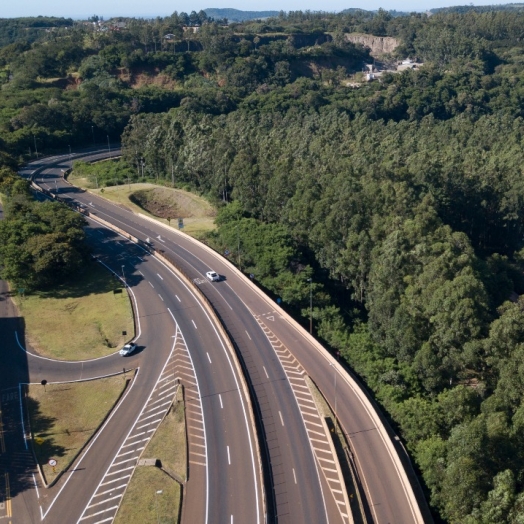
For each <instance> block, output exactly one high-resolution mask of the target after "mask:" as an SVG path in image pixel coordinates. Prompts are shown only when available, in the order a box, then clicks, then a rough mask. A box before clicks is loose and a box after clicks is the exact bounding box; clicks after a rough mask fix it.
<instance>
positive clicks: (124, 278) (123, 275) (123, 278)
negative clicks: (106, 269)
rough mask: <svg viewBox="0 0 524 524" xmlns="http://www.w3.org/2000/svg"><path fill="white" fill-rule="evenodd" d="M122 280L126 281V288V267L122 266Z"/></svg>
mask: <svg viewBox="0 0 524 524" xmlns="http://www.w3.org/2000/svg"><path fill="white" fill-rule="evenodd" d="M122 280H123V281H124V286H127V283H126V275H125V274H124V266H123V265H122Z"/></svg>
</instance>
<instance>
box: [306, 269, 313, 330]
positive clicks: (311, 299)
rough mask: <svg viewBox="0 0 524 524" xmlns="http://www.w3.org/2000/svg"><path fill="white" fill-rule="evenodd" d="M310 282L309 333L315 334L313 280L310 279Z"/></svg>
mask: <svg viewBox="0 0 524 524" xmlns="http://www.w3.org/2000/svg"><path fill="white" fill-rule="evenodd" d="M307 281H308V282H309V333H310V334H311V335H312V334H313V279H312V278H308V279H307Z"/></svg>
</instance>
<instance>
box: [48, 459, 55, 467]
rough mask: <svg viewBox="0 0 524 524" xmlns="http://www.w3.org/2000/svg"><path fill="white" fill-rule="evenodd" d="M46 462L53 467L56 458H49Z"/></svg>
mask: <svg viewBox="0 0 524 524" xmlns="http://www.w3.org/2000/svg"><path fill="white" fill-rule="evenodd" d="M48 464H49V465H50V466H51V467H52V468H54V467H55V466H56V460H55V459H49V462H48Z"/></svg>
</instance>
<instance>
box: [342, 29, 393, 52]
mask: <svg viewBox="0 0 524 524" xmlns="http://www.w3.org/2000/svg"><path fill="white" fill-rule="evenodd" d="M345 36H346V40H347V41H348V42H352V43H354V44H362V45H363V46H364V47H369V48H370V49H371V52H370V54H371V55H372V56H379V55H384V54H386V53H392V52H393V51H394V50H395V48H396V47H398V46H399V45H400V40H398V39H397V38H393V37H391V36H373V35H365V34H358V33H346V35H345Z"/></svg>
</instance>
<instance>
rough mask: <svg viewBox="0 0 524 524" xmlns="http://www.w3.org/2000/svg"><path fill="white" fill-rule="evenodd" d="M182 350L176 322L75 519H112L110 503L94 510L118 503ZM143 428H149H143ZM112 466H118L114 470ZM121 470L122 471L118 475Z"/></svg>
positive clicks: (161, 411) (171, 392) (171, 390)
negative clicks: (155, 372) (141, 400)
mask: <svg viewBox="0 0 524 524" xmlns="http://www.w3.org/2000/svg"><path fill="white" fill-rule="evenodd" d="M184 350H185V351H187V348H186V347H185V341H184V339H183V336H182V333H181V332H180V329H179V327H178V325H176V336H175V337H174V340H173V347H172V349H171V352H170V354H169V357H168V358H167V360H166V362H165V364H164V367H163V369H162V371H161V373H160V376H159V377H158V380H157V383H156V385H155V387H154V388H153V390H152V391H151V393H150V395H149V397H148V399H147V401H146V402H145V404H144V405H143V407H142V410H141V411H140V414H139V415H138V417H137V418H136V419H135V422H134V424H133V427H132V428H131V430H130V431H129V433H128V434H127V436H126V438H125V439H124V441H123V442H122V444H121V446H120V449H119V451H118V453H117V454H116V455H115V457H114V458H113V460H112V462H111V464H110V466H109V467H108V468H107V470H106V472H105V474H104V476H103V478H102V480H101V481H100V484H99V485H98V487H97V489H96V490H95V492H94V493H93V495H92V496H91V498H90V500H89V502H88V504H87V506H86V507H85V508H84V511H83V512H82V515H81V516H80V519H79V520H78V522H81V521H85V520H87V519H93V518H95V517H97V516H98V515H101V514H106V515H107V514H108V513H111V516H109V517H107V518H106V515H104V519H103V520H102V521H100V522H106V521H112V520H113V519H114V518H115V515H116V512H117V511H118V508H119V505H116V506H111V507H109V508H107V509H105V510H103V511H94V510H95V509H96V508H97V507H99V506H100V505H101V504H106V503H108V502H110V501H113V500H116V499H119V500H120V502H121V500H122V498H123V496H124V493H125V490H126V489H127V485H128V483H129V479H130V478H131V475H132V472H133V471H134V469H135V468H136V465H137V463H138V459H139V458H140V455H141V452H142V451H143V450H144V449H145V445H144V442H146V441H149V440H150V439H151V437H152V434H153V432H154V431H155V430H156V428H157V427H158V425H159V424H160V422H161V421H162V419H163V418H164V416H165V414H166V413H167V410H168V409H169V406H170V405H171V403H172V400H173V398H174V396H175V392H176V384H177V382H178V379H177V378H176V377H175V375H174V372H173V369H172V367H173V365H174V360H175V354H176V355H178V353H179V352H180V351H184ZM165 386H168V389H166V387H165ZM169 397H171V400H169V401H167V399H168V398H169ZM146 427H149V428H150V429H147V430H144V428H146ZM129 447H132V448H133V449H131V450H129V451H127V450H126V451H124V449H125V448H129ZM125 455H130V456H129V458H125ZM125 464H130V465H129V466H127V467H124V468H121V467H120V466H121V465H125ZM115 467H116V468H119V469H116V470H115V469H114V468H115ZM122 473H126V474H125V475H122ZM127 473H129V474H127ZM115 475H118V478H112V477H113V476H115ZM116 482H120V485H116V486H115V487H112V488H111V487H110V486H108V485H110V484H113V483H116ZM95 497H96V502H95ZM82 524H83V523H82Z"/></svg>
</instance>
